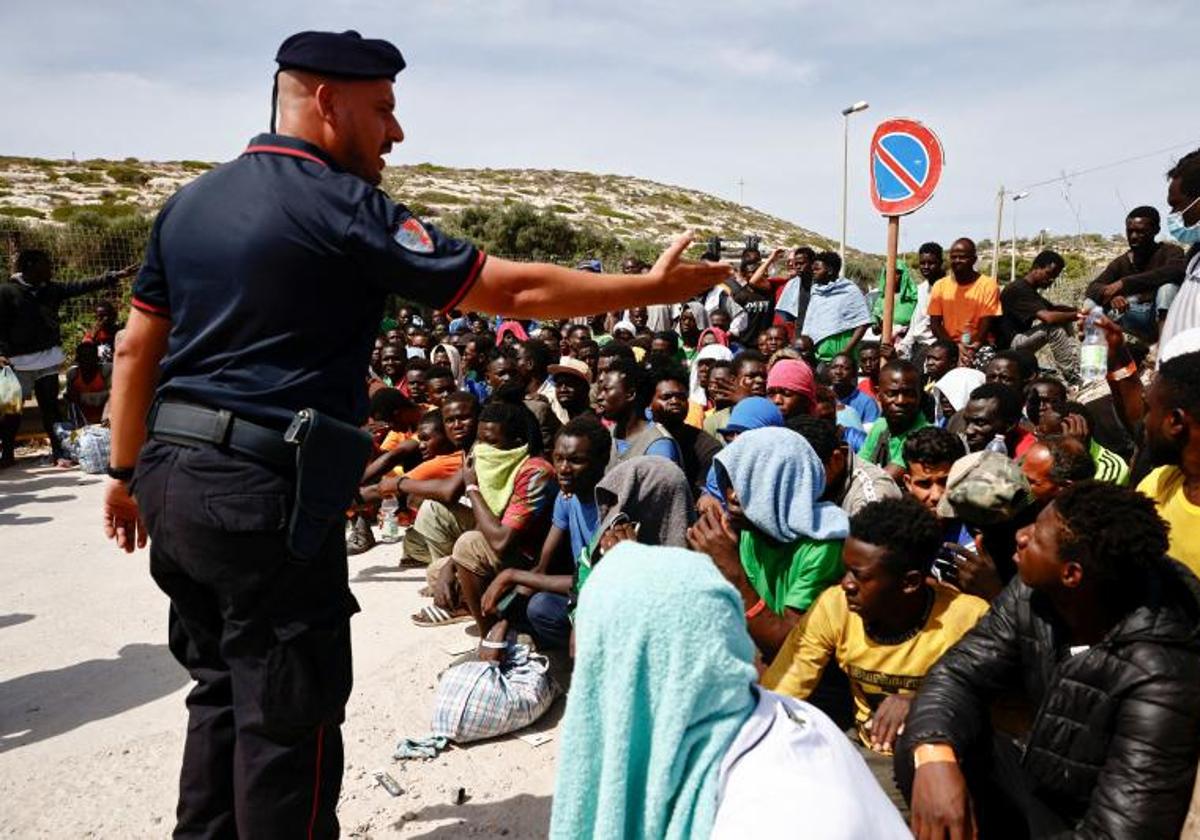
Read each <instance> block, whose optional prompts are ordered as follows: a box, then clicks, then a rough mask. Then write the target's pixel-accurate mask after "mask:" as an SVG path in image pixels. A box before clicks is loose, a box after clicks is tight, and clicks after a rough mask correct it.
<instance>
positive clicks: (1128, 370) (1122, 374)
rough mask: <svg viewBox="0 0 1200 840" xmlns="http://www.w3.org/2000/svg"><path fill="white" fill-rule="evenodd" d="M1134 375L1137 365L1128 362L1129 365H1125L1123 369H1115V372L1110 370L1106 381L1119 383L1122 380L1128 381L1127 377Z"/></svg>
mask: <svg viewBox="0 0 1200 840" xmlns="http://www.w3.org/2000/svg"><path fill="white" fill-rule="evenodd" d="M1136 375H1137V365H1136V364H1135V363H1134V362H1130V363H1129V364H1127V365H1125V367H1122V368H1117V369H1116V370H1110V371H1109V372H1108V381H1109V382H1120V381H1121V380H1122V379H1128V378H1129V377H1131V376H1136Z"/></svg>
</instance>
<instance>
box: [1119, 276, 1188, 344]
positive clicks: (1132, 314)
mask: <svg viewBox="0 0 1200 840" xmlns="http://www.w3.org/2000/svg"><path fill="white" fill-rule="evenodd" d="M1177 294H1179V287H1178V286H1176V285H1175V284H1173V283H1165V284H1163V285H1162V286H1159V287H1158V290H1157V291H1156V292H1155V293H1154V300H1149V299H1143V298H1148V297H1149V296H1148V295H1138V300H1131V301H1129V308H1128V309H1126V310H1125V311H1124V312H1121V313H1114V312H1112V311H1109V312H1108V315H1109V317H1110V318H1112V319H1113V320H1114V321H1116V322H1117V323H1118V324H1120V325H1121V329H1123V330H1125V331H1126V332H1130V333H1133V334H1134V335H1136V336H1139V337H1140V338H1145V339H1147V340H1153V339H1154V338H1156V337H1157V336H1158V317H1159V313H1160V312H1162V313H1164V314H1165V313H1166V311H1167V310H1168V309H1170V308H1171V303H1172V302H1173V301H1174V300H1175V296H1176V295H1177Z"/></svg>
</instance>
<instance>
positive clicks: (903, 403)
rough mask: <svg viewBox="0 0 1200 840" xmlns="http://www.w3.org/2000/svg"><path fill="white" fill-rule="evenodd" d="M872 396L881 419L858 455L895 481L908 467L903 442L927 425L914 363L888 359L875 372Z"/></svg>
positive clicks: (927, 421)
mask: <svg viewBox="0 0 1200 840" xmlns="http://www.w3.org/2000/svg"><path fill="white" fill-rule="evenodd" d="M876 396H877V397H878V399H879V411H880V413H881V414H882V415H883V420H884V422H882V423H880V422H876V423H875V424H874V425H873V426H872V427H871V432H870V434H868V435H867V439H866V440H865V441H864V442H863V445H862V449H860V450H859V453H858V454H859V457H861V458H863V459H864V460H866V461H869V462H870V463H872V464H875V465H877V466H880V467H883V468H884V469H885V470H886V471H887V472H888V474H889V475H891V476H892V478H894V479H896V480H897V481H899V480H900V477H901V476H902V475H903V474H904V471H905V469H906V467H907V466H908V465H907V464H906V463H905V461H904V442H905V441H906V440H908V436H909V435H911V434H912V433H913V432H915V431H917V430H918V429H924V428H925V427H926V426H928V425H930V423H929V420H927V419H926V417H925V415H924V414H923V413H922V412H921V376H920V374H919V373H918V372H917V368H916V365H914V364H913V363H912V362H910V361H908V360H907V359H896V360H894V361H891V362H888V363H887V364H886V365H885V366H884V368H883V370H881V371H880V372H879V388H878V389H877V391H876Z"/></svg>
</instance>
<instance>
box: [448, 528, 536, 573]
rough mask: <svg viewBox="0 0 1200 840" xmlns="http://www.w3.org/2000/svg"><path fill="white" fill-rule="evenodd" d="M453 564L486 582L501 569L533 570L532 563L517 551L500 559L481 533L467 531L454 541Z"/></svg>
mask: <svg viewBox="0 0 1200 840" xmlns="http://www.w3.org/2000/svg"><path fill="white" fill-rule="evenodd" d="M454 564H455V565H456V566H459V567H461V568H463V569H466V570H467V571H468V572H471V573H472V574H474V575H476V576H478V577H481V578H484V579H486V580H491V579H492V578H494V577H495V576H496V574H497V573H498V572H499V571H500V570H501V569H509V568H517V569H530V568H533V561H532V560H530V559H529V558H527V557H525V556H524V555H522V554H521V553H520V552H517V551H513V552H511V553H509V554H508V555H507V556H505V557H503V558H502V557H501V556H500V555H499V554H497V553H496V550H495V549H494V548H492V545H491V543H489V542H488V541H487V537H485V536H484V535H483V532H481V531H467V532H466V533H465V534H463V535H462V536H461V537H459V538H458V540H456V541H455V543H454Z"/></svg>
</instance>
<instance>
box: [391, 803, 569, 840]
mask: <svg viewBox="0 0 1200 840" xmlns="http://www.w3.org/2000/svg"><path fill="white" fill-rule="evenodd" d="M449 819H453V820H455V822H454V823H453V824H452V825H444V826H439V827H437V828H435V829H432V830H431V831H427V832H425V833H424V834H415V835H413V836H414V837H420V838H423V840H431V839H432V838H444V840H452V838H453V839H454V840H457V839H458V838H461V837H463V836H465V835H467V834H470V835H472V836H479V837H500V836H502V834H503V836H504V837H506V838H507V839H508V840H520V838H532V837H545V836H546V832H547V831H548V830H549V828H550V797H549V796H533V795H532V794H528V793H522V794H520V795H519V796H514V797H512V798H510V799H502V800H500V801H499V802H478V803H473V802H469V801H468V802H467V803H466V804H463V805H451V804H449V803H447V804H445V805H427V806H425V807H424V808H422V809H421V810H420V811H417V812H416V813H414V814H412V816H410V817H409V818H408V819H402V820H401V821H400V822H399V823H397V824H396V825H394V826H392V827H393V828H395V829H399V828H400V826H401V825H408V824H411V823H417V822H435V821H440V820H449ZM413 827H415V826H411V825H410V828H413Z"/></svg>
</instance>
